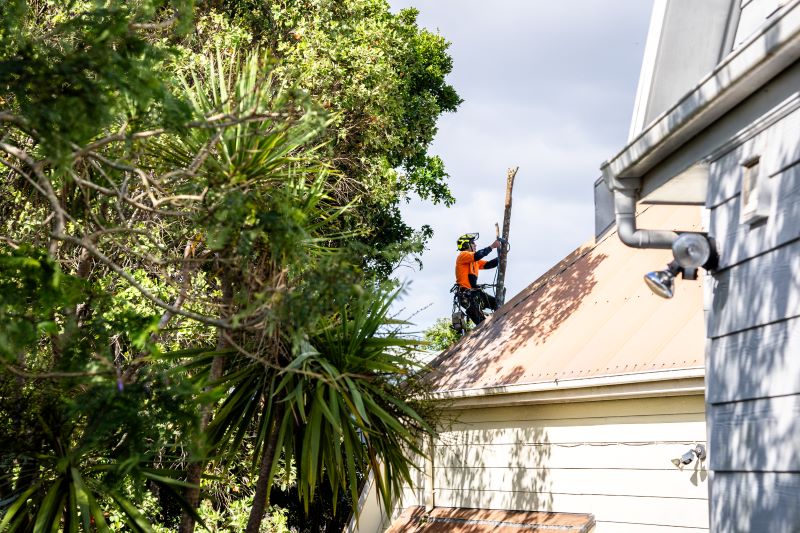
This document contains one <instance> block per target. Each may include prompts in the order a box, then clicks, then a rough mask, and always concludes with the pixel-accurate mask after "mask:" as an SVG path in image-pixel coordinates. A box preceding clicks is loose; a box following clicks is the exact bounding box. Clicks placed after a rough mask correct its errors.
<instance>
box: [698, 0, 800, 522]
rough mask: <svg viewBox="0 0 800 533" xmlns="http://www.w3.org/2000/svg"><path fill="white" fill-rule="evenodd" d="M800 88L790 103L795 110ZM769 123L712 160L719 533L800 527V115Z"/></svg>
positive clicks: (713, 419)
mask: <svg viewBox="0 0 800 533" xmlns="http://www.w3.org/2000/svg"><path fill="white" fill-rule="evenodd" d="M757 1H758V0H753V1H752V2H751V4H753V7H752V8H753V9H756V4H757ZM758 3H759V4H766V3H768V2H766V0H764V1H761V2H758ZM774 3H775V2H772V4H774ZM759 9H761V8H760V7H759ZM790 70H793V71H794V72H795V73H796V72H798V71H799V70H800V66H798V65H797V64H796V65H794V66H793V67H791V69H790ZM799 88H800V87H798V86H797V85H795V86H794V89H793V91H794V94H793V95H788V99H786V100H784V102H789V103H790V105H793V106H794V108H795V109H797V108H798V107H800V103H798V101H800V93H798V92H797V91H798V89H799ZM769 90H770V88H767V89H766V90H765V91H767V92H768V91H769ZM765 91H762V93H764V92H765ZM786 96H787V95H780V98H784V97H786ZM776 98H779V97H778V96H776ZM792 98H794V101H793V100H792ZM784 107H786V105H785V104H784ZM773 114H774V113H773ZM761 122H762V123H765V121H764V120H763V119H762V120H761ZM766 123H767V124H768V127H766V128H765V129H764V128H762V131H760V132H758V133H757V134H756V135H755V136H742V139H743V140H742V142H741V143H738V144H737V145H735V146H734V147H733V148H732V149H731V150H730V151H729V152H727V153H725V154H723V155H721V157H719V158H718V159H716V160H715V161H714V162H712V165H711V181H710V190H709V192H708V202H707V205H708V207H709V208H710V210H711V212H710V226H709V230H710V233H711V235H713V236H715V238H716V239H717V241H718V246H719V248H720V252H721V264H720V268H719V270H718V271H717V272H716V273H715V274H714V280H713V283H714V289H713V296H712V300H711V312H710V315H709V319H710V320H709V323H708V336H709V346H708V354H707V360H706V388H707V400H708V407H707V412H708V431H709V440H710V443H711V448H712V449H713V450H714V452H715V453H714V454H713V455H712V456H711V462H710V466H711V469H712V470H713V474H712V483H711V501H712V510H711V525H712V530H713V531H721V532H751V531H769V532H779V533H782V532H797V531H800V505H798V503H800V109H798V110H795V111H794V112H791V113H789V114H788V115H786V116H783V118H781V119H780V120H778V121H776V122H774V123H771V124H769V123H768V121H767V122H766ZM754 155H760V156H761V161H760V166H761V167H763V168H762V169H761V171H762V173H763V174H762V176H763V177H764V178H765V181H764V186H765V187H766V190H767V191H768V193H769V204H768V205H769V209H768V214H767V218H766V219H765V220H763V221H761V222H759V223H757V224H754V225H748V224H741V223H740V217H739V211H740V207H741V205H740V202H741V195H740V190H741V182H742V174H743V171H742V166H741V161H742V160H745V159H747V158H750V157H752V156H754Z"/></svg>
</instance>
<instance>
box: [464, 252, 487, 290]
mask: <svg viewBox="0 0 800 533" xmlns="http://www.w3.org/2000/svg"><path fill="white" fill-rule="evenodd" d="M486 263H488V261H485V260H483V259H479V260H477V261H476V260H475V252H467V251H464V252H461V253H459V254H458V257H456V283H457V284H458V285H459V286H461V287H464V288H465V289H471V288H472V286H473V285H472V283H470V279H469V278H470V274H471V275H473V276H474V277H475V278H474V279H475V280H476V285H477V279H478V271H479V270H481V269H482V268H483V267H484V265H486Z"/></svg>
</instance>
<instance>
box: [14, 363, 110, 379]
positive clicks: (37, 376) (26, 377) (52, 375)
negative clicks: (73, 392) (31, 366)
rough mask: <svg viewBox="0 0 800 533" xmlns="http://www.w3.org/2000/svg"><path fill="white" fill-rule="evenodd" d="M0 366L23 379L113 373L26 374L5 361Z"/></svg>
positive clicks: (61, 377)
mask: <svg viewBox="0 0 800 533" xmlns="http://www.w3.org/2000/svg"><path fill="white" fill-rule="evenodd" d="M0 364H2V365H3V368H5V369H6V370H8V371H9V372H11V373H12V374H14V375H15V376H19V377H21V378H25V379H63V378H79V377H91V376H107V375H109V374H112V373H113V371H111V370H105V371H101V372H26V371H24V370H20V369H19V368H17V367H16V366H14V365H12V364H9V363H8V362H7V361H3V360H2V359H0Z"/></svg>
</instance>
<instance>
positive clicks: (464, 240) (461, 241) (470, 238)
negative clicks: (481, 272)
mask: <svg viewBox="0 0 800 533" xmlns="http://www.w3.org/2000/svg"><path fill="white" fill-rule="evenodd" d="M478 237H480V233H465V234H464V235H462V236H461V237H459V238H458V240H457V241H456V245H457V246H458V251H460V252H463V251H464V250H469V243H471V242H475V241H476V240H478Z"/></svg>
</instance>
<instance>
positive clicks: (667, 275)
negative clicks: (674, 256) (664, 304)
mask: <svg viewBox="0 0 800 533" xmlns="http://www.w3.org/2000/svg"><path fill="white" fill-rule="evenodd" d="M674 281H675V274H673V273H672V272H670V271H669V270H656V271H655V272H648V273H647V274H645V275H644V282H645V283H647V286H648V287H650V290H651V291H653V292H654V293H656V294H657V295H659V296H661V297H662V298H672V296H673V294H675V284H674Z"/></svg>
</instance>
